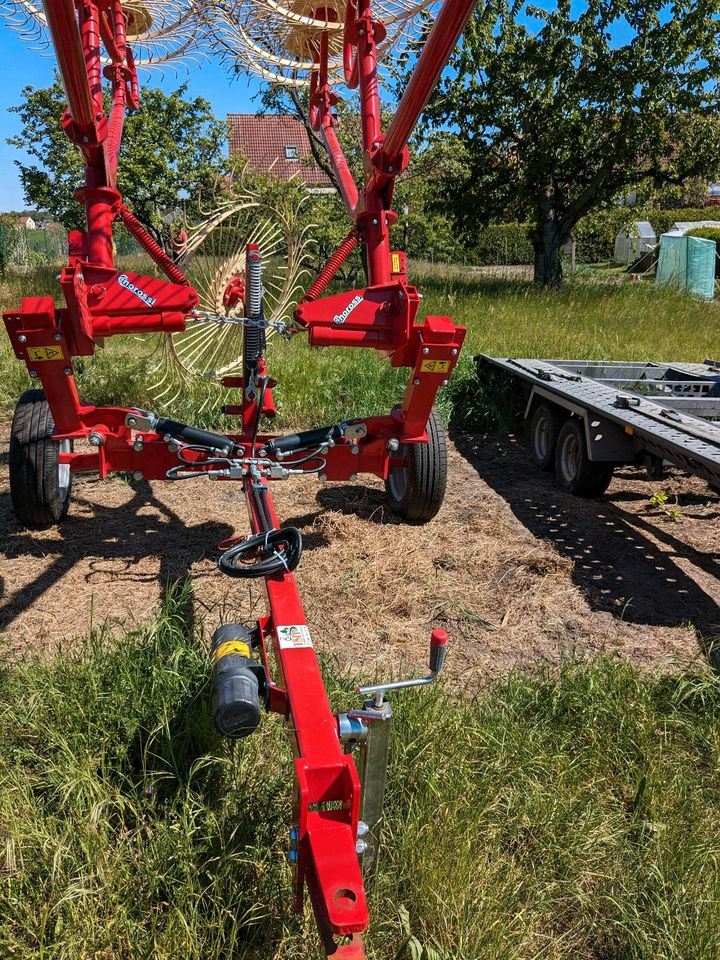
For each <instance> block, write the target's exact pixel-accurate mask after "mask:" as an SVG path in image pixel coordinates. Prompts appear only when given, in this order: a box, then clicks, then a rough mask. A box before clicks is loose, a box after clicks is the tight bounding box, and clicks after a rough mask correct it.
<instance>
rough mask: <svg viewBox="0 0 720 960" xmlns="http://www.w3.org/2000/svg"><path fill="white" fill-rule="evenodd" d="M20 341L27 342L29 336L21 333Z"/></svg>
mask: <svg viewBox="0 0 720 960" xmlns="http://www.w3.org/2000/svg"><path fill="white" fill-rule="evenodd" d="M18 343H27V337H26V336H25V334H24V333H21V334H20V336H19V337H18Z"/></svg>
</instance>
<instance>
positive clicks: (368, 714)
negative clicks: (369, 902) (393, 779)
mask: <svg viewBox="0 0 720 960" xmlns="http://www.w3.org/2000/svg"><path fill="white" fill-rule="evenodd" d="M446 648H447V633H446V632H445V631H444V630H433V632H432V635H431V638H430V674H429V676H427V677H419V678H417V679H412V680H396V681H394V682H390V683H378V684H374V685H373V686H369V687H359V688H358V691H357V692H358V693H361V694H364V695H367V694H372V697H371V698H370V699H369V700H366V701H365V702H364V703H363V709H362V710H351V711H349V712H348V713H341V714H339V715H338V734H339V736H340V742H341V743H342V744H343V745H344V746H345V747H346V749H347V752H352V750H353V749H354V748H355V747H358V748H359V751H360V756H359V758H358V760H357V761H356V762H357V766H358V772H359V775H360V788H361V789H360V798H361V799H360V821H359V823H358V830H357V840H356V845H355V849H356V850H357V853H358V856H359V857H360V858H361V862H362V867H363V872H364V873H365V874H366V875H367V874H368V873H369V872H370V870H371V869H372V867H373V865H374V864H375V863H376V861H377V857H378V851H379V846H380V829H381V827H382V815H383V807H384V804H385V785H386V782H387V769H388V762H389V759H390V734H391V732H392V721H393V710H392V707H391V706H390V704H389V703H388V701H387V700H386V699H385V693H386V692H387V691H388V690H409V689H410V688H412V687H424V686H427V685H428V684H430V683H432V682H433V680H434V679H435V677H436V676H437V675H438V674H439V673H440V671H441V670H442V668H443V664H444V662H445V651H446Z"/></svg>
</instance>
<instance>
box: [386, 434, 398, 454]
mask: <svg viewBox="0 0 720 960" xmlns="http://www.w3.org/2000/svg"><path fill="white" fill-rule="evenodd" d="M385 446H386V447H387V449H388V450H389V451H390V453H397V451H398V450H399V449H400V441H399V440H398V439H397V437H391V438H390V439H389V440H388V442H387V443H386V444H385Z"/></svg>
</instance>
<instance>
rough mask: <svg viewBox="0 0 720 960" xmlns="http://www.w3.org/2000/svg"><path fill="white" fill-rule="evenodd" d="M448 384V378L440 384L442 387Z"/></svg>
mask: <svg viewBox="0 0 720 960" xmlns="http://www.w3.org/2000/svg"><path fill="white" fill-rule="evenodd" d="M447 385H448V382H447V380H443V381H442V383H441V384H440V386H441V387H446V386H447Z"/></svg>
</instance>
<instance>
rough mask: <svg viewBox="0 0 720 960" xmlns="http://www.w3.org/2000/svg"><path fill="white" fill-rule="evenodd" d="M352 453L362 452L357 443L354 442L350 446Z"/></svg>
mask: <svg viewBox="0 0 720 960" xmlns="http://www.w3.org/2000/svg"><path fill="white" fill-rule="evenodd" d="M350 453H360V447H359V446H358V445H357V444H356V443H354V444H353V445H352V446H351V447H350Z"/></svg>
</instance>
